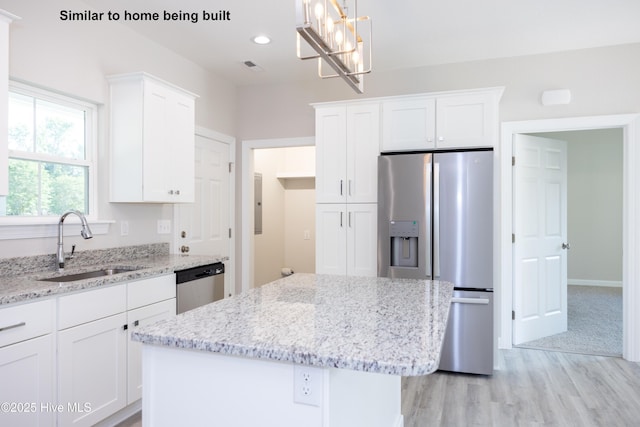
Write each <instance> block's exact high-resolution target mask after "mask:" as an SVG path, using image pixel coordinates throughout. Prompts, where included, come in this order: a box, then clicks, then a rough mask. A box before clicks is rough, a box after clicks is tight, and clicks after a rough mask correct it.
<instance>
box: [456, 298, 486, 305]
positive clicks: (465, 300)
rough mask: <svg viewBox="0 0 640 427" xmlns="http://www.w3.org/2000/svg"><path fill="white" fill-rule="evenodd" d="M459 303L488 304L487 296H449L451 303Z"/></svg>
mask: <svg viewBox="0 0 640 427" xmlns="http://www.w3.org/2000/svg"><path fill="white" fill-rule="evenodd" d="M453 303H460V304H481V305H487V304H489V298H461V297H453V298H451V304H453Z"/></svg>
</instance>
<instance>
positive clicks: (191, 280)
mask: <svg viewBox="0 0 640 427" xmlns="http://www.w3.org/2000/svg"><path fill="white" fill-rule="evenodd" d="M223 298H224V264H223V263H221V262H217V263H215V264H208V265H202V266H199V267H193V268H189V269H187V270H180V271H176V304H177V307H176V313H178V314H180V313H184V312H185V311H188V310H192V309H194V308H197V307H200V306H202V305H205V304H209V303H212V302H214V301H218V300H220V299H223Z"/></svg>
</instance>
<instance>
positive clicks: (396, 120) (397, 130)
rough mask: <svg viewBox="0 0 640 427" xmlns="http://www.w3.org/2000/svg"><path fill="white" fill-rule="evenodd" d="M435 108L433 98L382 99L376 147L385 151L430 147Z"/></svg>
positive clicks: (432, 140)
mask: <svg viewBox="0 0 640 427" xmlns="http://www.w3.org/2000/svg"><path fill="white" fill-rule="evenodd" d="M435 108H436V102H435V98H412V99H403V100H388V101H384V102H383V103H382V142H381V145H380V150H381V151H385V152H389V151H411V150H426V149H429V148H434V147H435V128H436V111H435Z"/></svg>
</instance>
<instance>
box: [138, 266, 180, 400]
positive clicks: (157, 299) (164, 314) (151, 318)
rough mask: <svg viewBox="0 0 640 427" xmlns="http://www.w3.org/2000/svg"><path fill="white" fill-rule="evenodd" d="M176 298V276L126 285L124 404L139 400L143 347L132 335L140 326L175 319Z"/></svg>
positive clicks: (140, 395) (171, 275) (140, 394)
mask: <svg viewBox="0 0 640 427" xmlns="http://www.w3.org/2000/svg"><path fill="white" fill-rule="evenodd" d="M175 298H176V279H175V274H170V275H167V276H161V277H156V278H151V279H145V280H139V281H137V282H131V283H129V284H128V289H127V309H128V311H127V325H128V331H129V333H128V345H127V367H128V375H127V404H131V403H133V402H135V401H136V400H138V399H140V398H141V397H142V344H141V343H139V342H137V341H132V340H131V334H132V333H133V332H135V330H136V328H137V327H139V326H144V325H148V324H150V323H153V322H157V321H159V320H163V319H168V318H170V317H172V316H175V314H176V299H175Z"/></svg>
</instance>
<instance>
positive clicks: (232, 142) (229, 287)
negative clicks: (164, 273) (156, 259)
mask: <svg viewBox="0 0 640 427" xmlns="http://www.w3.org/2000/svg"><path fill="white" fill-rule="evenodd" d="M196 135H198V136H202V137H204V138H207V139H214V140H216V141H218V142H221V143H223V144H227V145H228V146H229V163H230V164H231V171H230V173H229V228H231V230H232V231H231V236H232V237H231V238H230V239H229V259H228V260H226V261H224V264H225V271H224V276H225V277H224V291H225V297H226V296H227V295H229V294H232V295H235V293H236V287H235V283H236V269H235V265H236V263H235V259H234V255H235V253H236V239H235V233H236V174H235V166H234V165H235V164H236V139H235V138H234V137H232V136H229V135H225V134H223V133H220V132H217V131H214V130H211V129H207V128H204V127H202V126H196V127H195V132H194V140H193V143H194V144H195V143H196V142H195V136H196ZM173 218H174V221H173V223H174V230H173V233H172V234H173V237H172V246H173V253H174V254H177V255H179V254H180V250H179V248H180V237H179V236H178V231H177V229H176V224H175V218H177V206H176V205H174V206H173Z"/></svg>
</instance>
